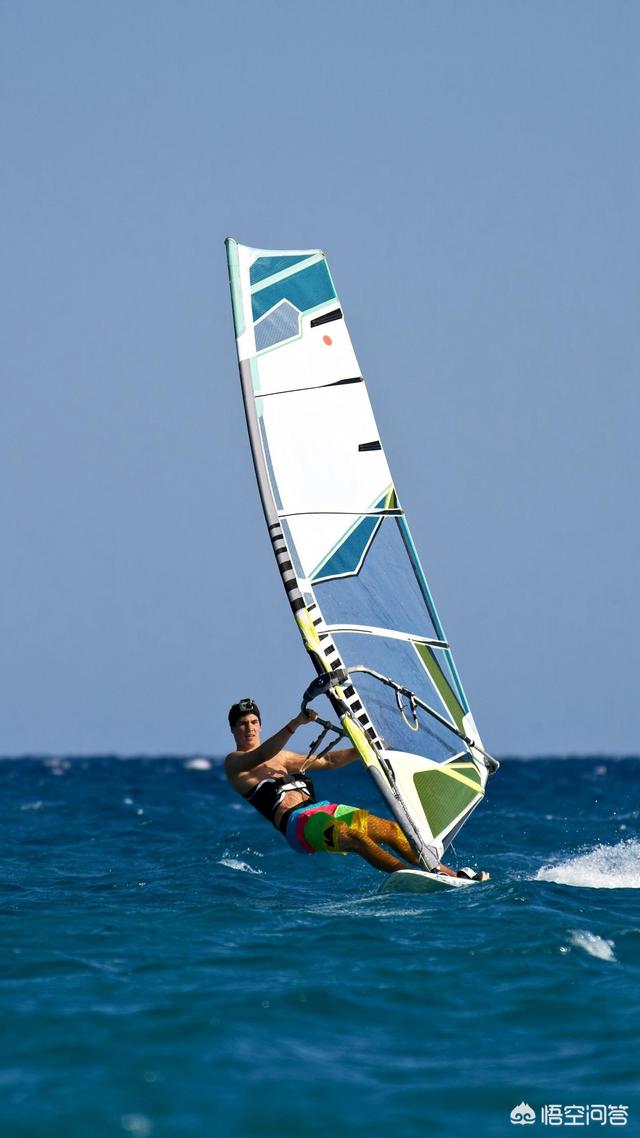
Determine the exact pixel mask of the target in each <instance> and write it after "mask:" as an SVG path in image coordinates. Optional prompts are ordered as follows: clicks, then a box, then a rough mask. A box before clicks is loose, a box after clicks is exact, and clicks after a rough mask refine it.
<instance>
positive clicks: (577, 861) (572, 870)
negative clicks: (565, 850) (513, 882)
mask: <svg viewBox="0 0 640 1138" xmlns="http://www.w3.org/2000/svg"><path fill="white" fill-rule="evenodd" d="M535 879H536V881H555V882H556V883H557V884H558V885H573V886H575V887H576V888H579V889H640V841H638V839H637V838H628V839H627V840H626V841H624V842H618V843H617V844H616V845H613V846H606V845H598V846H595V848H594V849H592V850H588V851H587V852H586V853H581V854H574V855H573V856H571V857H567V858H565V859H563V860H562V861H559V862H557V863H555V864H553V865H543V866H542V868H541V869H539V870H538V872H537V873H536V878H535Z"/></svg>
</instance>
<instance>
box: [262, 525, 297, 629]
mask: <svg viewBox="0 0 640 1138" xmlns="http://www.w3.org/2000/svg"><path fill="white" fill-rule="evenodd" d="M269 536H270V538H271V544H272V545H273V552H274V553H275V555H276V561H277V562H278V568H279V570H280V575H281V577H282V581H283V584H284V587H285V589H286V590H287V596H288V598H289V604H290V605H291V608H292V609H293V611H294V612H299V611H300V609H303V608H304V607H305V606H304V599H303V596H302V593H301V592H300V589H299V588H298V579H297V577H296V575H295V572H294V569H293V565H292V564H291V559H290V557H289V550H288V549H287V543H286V541H285V538H284V533H283V532H282V526H281V525H280V523H279V522H275V523H274V524H272V525H270V526H269Z"/></svg>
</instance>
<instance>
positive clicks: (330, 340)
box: [322, 336, 333, 344]
mask: <svg viewBox="0 0 640 1138" xmlns="http://www.w3.org/2000/svg"><path fill="white" fill-rule="evenodd" d="M322 339H323V340H324V342H325V344H332V343H333V340H332V339H331V336H323V337H322Z"/></svg>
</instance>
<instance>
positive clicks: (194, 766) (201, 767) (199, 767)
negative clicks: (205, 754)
mask: <svg viewBox="0 0 640 1138" xmlns="http://www.w3.org/2000/svg"><path fill="white" fill-rule="evenodd" d="M184 769H185V770H187V771H210V770H211V763H210V762H209V759H189V760H188V762H186V763H185V764H184Z"/></svg>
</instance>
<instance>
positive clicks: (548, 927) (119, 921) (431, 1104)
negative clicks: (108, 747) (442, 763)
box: [0, 758, 640, 1138]
mask: <svg viewBox="0 0 640 1138" xmlns="http://www.w3.org/2000/svg"><path fill="white" fill-rule="evenodd" d="M196 768H205V769H190V768H189V763H188V761H187V760H184V759H171V758H160V759H154V760H147V759H130V760H119V759H101V758H95V759H94V758H92V759H86V760H85V759H76V760H73V761H66V760H61V759H42V760H39V759H20V760H5V761H3V762H2V763H1V764H0V774H1V777H2V781H3V794H2V801H1V806H0V814H1V827H2V828H1V833H2V839H3V846H4V856H3V860H2V870H1V887H2V908H1V916H2V922H1V924H0V929H1V936H2V939H1V952H2V973H1V977H0V1000H1V1003H0V1014H1V1019H2V1025H3V1031H2V1037H3V1043H2V1054H1V1056H0V1084H1V1085H0V1093H1V1101H2V1109H1V1111H0V1115H1V1121H0V1128H1V1129H0V1133H1V1134H2V1138H4V1136H5V1135H6V1136H7V1138H9V1136H10V1138H103V1136H104V1138H106V1136H108V1135H113V1136H122V1135H127V1134H130V1135H137V1136H138V1138H145V1136H146V1135H153V1136H154V1138H165V1136H166V1138H169V1136H170V1138H174V1136H176V1138H177V1136H180V1138H182V1136H184V1138H204V1136H209V1135H221V1136H224V1138H227V1136H228V1138H245V1136H247V1138H248V1136H254V1135H255V1136H263V1135H264V1136H265V1138H266V1136H267V1135H279V1136H284V1138H289V1136H291V1138H294V1136H295V1138H306V1136H308V1138H316V1136H317V1138H328V1136H329V1135H332V1136H333V1135H334V1134H342V1133H345V1134H346V1133H348V1134H351V1135H363V1136H364V1135H370V1134H383V1135H389V1134H392V1133H393V1134H396V1135H399V1136H402V1138H413V1136H416V1138H418V1136H420V1138H424V1136H431V1135H438V1136H440V1135H443V1136H445V1138H448V1136H449V1135H450V1136H451V1138H454V1136H455V1138H464V1136H465V1135H471V1134H479V1135H482V1136H485V1135H486V1136H488V1138H493V1136H494V1135H506V1134H514V1133H516V1134H517V1133H521V1132H522V1131H521V1130H520V1129H518V1128H517V1127H515V1128H514V1127H513V1126H512V1124H511V1123H510V1120H509V1115H510V1112H511V1110H512V1109H513V1108H514V1107H515V1106H516V1105H517V1104H519V1103H521V1102H523V1101H524V1102H526V1103H528V1104H529V1105H530V1106H531V1107H533V1109H534V1110H535V1111H536V1112H537V1117H538V1120H537V1121H536V1123H535V1125H532V1126H529V1127H528V1129H527V1130H526V1131H525V1133H529V1134H535V1133H543V1132H547V1130H550V1129H551V1127H550V1126H546V1125H544V1124H543V1123H542V1122H540V1120H539V1111H540V1108H541V1107H542V1106H543V1105H546V1104H556V1105H558V1104H559V1105H560V1106H564V1105H567V1106H570V1105H582V1106H586V1105H589V1104H604V1105H606V1106H611V1105H625V1106H628V1108H629V1111H628V1124H627V1126H626V1128H625V1129H624V1130H622V1128H621V1127H618V1126H614V1125H612V1124H609V1123H607V1124H605V1125H600V1126H599V1127H598V1132H600V1133H604V1134H606V1133H615V1132H622V1133H628V1134H639V1133H640V1078H639V1074H638V1022H639V1018H640V989H639V984H638V981H639V979H640V839H639V835H638V819H639V802H638V790H637V787H638V782H639V779H640V760H639V759H619V760H613V759H608V758H594V759H580V760H578V759H564V760H560V761H552V760H537V761H527V762H522V761H516V760H509V759H507V760H505V762H504V764H503V767H502V770H501V772H500V774H499V775H498V776H497V777H496V778H495V779H494V780H492V781H491V782H490V784H489V797H488V801H487V802H486V803H485V804H484V805H483V806H481V807H480V808H479V810H478V811H477V812H476V814H475V815H474V817H473V819H472V820H471V822H470V823H469V825H468V826H467V827H466V829H465V831H464V832H463V834H462V835H460V837H459V839H458V843H457V846H456V849H455V851H454V852H451V851H450V854H449V860H450V861H451V862H452V863H453V864H454V865H455V864H457V865H464V864H467V863H471V864H477V865H481V866H483V867H485V868H487V869H489V870H490V871H491V874H492V881H491V883H490V884H489V885H487V886H483V887H477V888H476V887H472V888H470V889H467V890H458V891H456V892H454V893H452V894H447V895H443V896H435V897H428V898H420V897H410V896H406V897H404V896H397V895H396V896H385V897H382V896H378V895H377V894H376V888H377V886H378V884H379V880H380V878H379V876H378V875H377V874H376V872H375V871H374V870H372V869H371V868H370V867H368V866H367V865H366V864H364V863H363V862H361V861H360V860H359V859H357V858H354V857H329V856H323V855H317V856H315V857H301V856H296V855H295V854H293V853H292V852H291V851H290V850H289V849H288V847H287V846H286V844H285V843H284V841H283V840H282V838H281V837H279V835H278V834H277V833H276V831H275V830H273V829H272V828H271V827H270V826H269V825H268V824H267V823H266V822H265V821H264V820H263V819H262V818H260V817H259V815H258V814H257V813H255V811H253V810H252V809H251V807H249V806H247V805H245V804H244V803H242V802H241V801H240V800H239V799H237V798H236V797H234V796H233V794H232V792H231V791H230V790H229V789H228V787H227V785H226V783H225V781H224V778H223V776H222V772H221V768H220V766H219V764H217V763H216V762H208V763H205V762H204V761H202V762H199V763H196ZM206 768H208V769H206ZM316 785H317V788H318V790H319V791H321V792H322V793H323V794H324V793H326V794H327V795H328V796H329V797H332V798H333V797H335V798H337V799H338V800H340V801H346V802H351V803H355V804H357V805H363V806H367V807H369V808H370V809H375V808H376V807H377V800H376V796H375V789H374V788H373V785H372V784H371V785H370V784H369V782H368V780H367V779H366V776H364V775H363V774H361V772H359V771H357V770H354V769H353V768H347V769H345V770H343V771H338V772H333V773H331V774H325V775H320V776H318V777H317V779H316ZM563 1125H564V1123H563ZM593 1130H594V1126H593V1125H591V1126H590V1127H589V1132H593Z"/></svg>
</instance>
